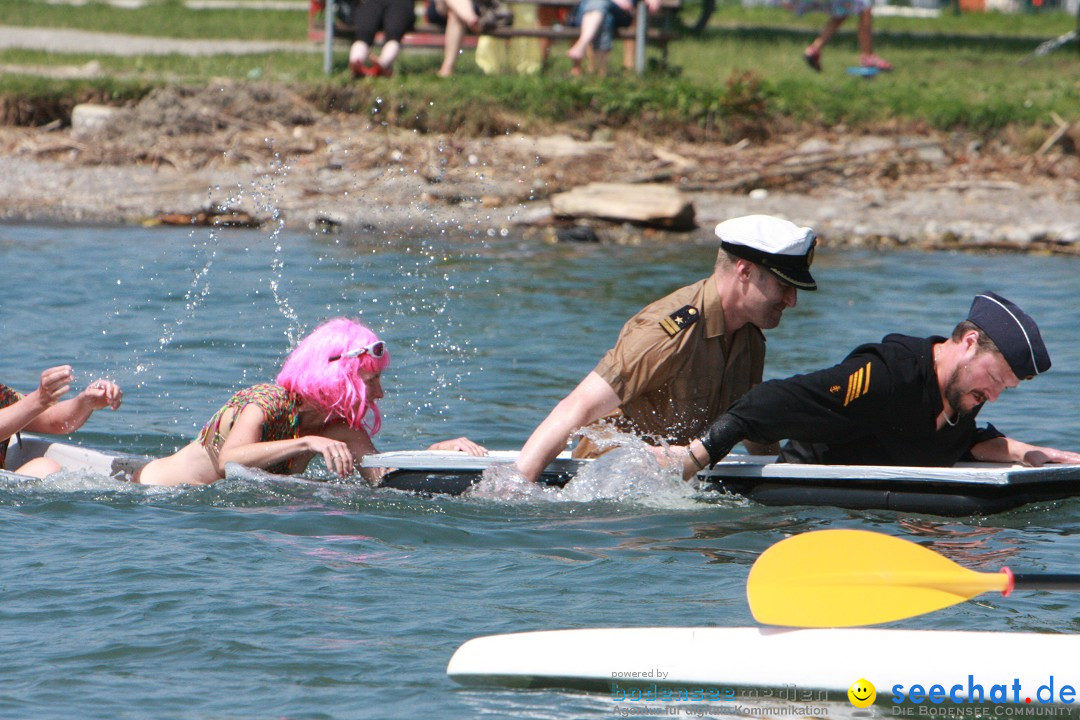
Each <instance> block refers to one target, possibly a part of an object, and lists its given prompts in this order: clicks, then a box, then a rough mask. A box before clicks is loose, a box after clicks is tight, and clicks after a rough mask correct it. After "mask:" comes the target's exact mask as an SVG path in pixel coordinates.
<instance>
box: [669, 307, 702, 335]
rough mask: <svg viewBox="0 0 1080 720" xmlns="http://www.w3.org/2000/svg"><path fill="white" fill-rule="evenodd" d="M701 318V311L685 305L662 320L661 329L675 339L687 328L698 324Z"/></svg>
mask: <svg viewBox="0 0 1080 720" xmlns="http://www.w3.org/2000/svg"><path fill="white" fill-rule="evenodd" d="M700 318H701V311H700V310H698V309H697V308H696V307H694V306H693V305H685V306H683V307H681V308H679V309H678V310H676V311H675V312H673V313H671V314H670V315H668V316H667V317H666V318H661V319H660V327H662V328H664V332H666V333H667V334H668V337H675V336H676V335H678V334H679V333H681V332H682V331H683V330H685V329H686V328H688V327H690V326H691V325H693V324H694V323H696V322H697V321H698V320H699V319H700Z"/></svg>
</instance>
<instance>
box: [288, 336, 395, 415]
mask: <svg viewBox="0 0 1080 720" xmlns="http://www.w3.org/2000/svg"><path fill="white" fill-rule="evenodd" d="M376 342H379V338H378V337H376V335H375V333H373V332H372V331H371V330H369V329H368V328H366V327H365V326H363V325H361V324H360V323H358V322H355V321H353V320H349V319H348V318H343V317H339V318H333V319H332V320H327V321H326V322H324V323H323V324H322V325H320V326H319V327H317V328H315V329H314V330H313V331H312V332H311V334H310V335H308V336H307V337H306V338H304V339H303V340H301V341H300V344H299V345H297V346H296V349H294V350H293V351H292V352H291V353H289V357H287V358H286V359H285V364H284V365H283V366H282V367H281V372H280V373H278V376H277V384H278V385H280V386H281V387H283V388H285V389H286V390H288V391H289V392H294V393H296V394H298V395H300V397H302V398H304V400H307V401H308V402H310V403H313V404H315V405H316V406H318V407H320V408H322V409H323V410H325V411H326V414H327V416H328V418H329V417H334V416H336V417H340V418H341V419H343V420H344V421H345V422H346V424H348V426H349V427H350V428H352V429H353V430H359V429H360V428H361V427H362V428H364V429H365V430H367V431H368V432H369V433H370V434H372V435H374V434H375V433H377V432H379V428H380V427H381V426H382V415H381V414H380V413H379V408H378V406H376V405H375V401H374V400H372V401H370V402H368V398H367V386H366V385H364V381H363V380H362V379H361V378H360V371H361V370H363V371H366V372H381V371H382V369H383V368H385V367H386V366H387V365H389V364H390V353H389V352H386V353H384V354H383V356H382V357H381V358H376V357H372V355H371V353H364V354H363V355H360V356H359V357H354V358H347V357H342V358H341V359H340V360H334V361H331V360H330V358H332V357H334V356H336V355H344V354H345V353H347V352H349V351H350V350H359V349H360V348H366V347H368V346H370V345H371V344H373V343H376ZM368 410H371V414H372V421H371V424H368V423H365V422H364V416H365V415H367V412H368Z"/></svg>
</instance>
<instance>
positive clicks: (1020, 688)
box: [446, 627, 1080, 707]
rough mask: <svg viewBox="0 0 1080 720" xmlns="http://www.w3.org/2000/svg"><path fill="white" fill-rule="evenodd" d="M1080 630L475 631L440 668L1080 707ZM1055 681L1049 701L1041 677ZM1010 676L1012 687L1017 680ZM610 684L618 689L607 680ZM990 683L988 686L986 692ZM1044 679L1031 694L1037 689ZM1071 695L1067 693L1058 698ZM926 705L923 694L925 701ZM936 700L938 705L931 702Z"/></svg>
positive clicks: (495, 675)
mask: <svg viewBox="0 0 1080 720" xmlns="http://www.w3.org/2000/svg"><path fill="white" fill-rule="evenodd" d="M1077 658H1080V635H1075V634H1074V635H1062V634H1043V633H1014V632H953V631H940V630H887V629H859V628H855V629H852V628H845V629H826V630H819V629H813V630H808V629H807V630H803V629H786V628H758V627H740V628H724V627H698V628H694V627H669V628H665V627H652V628H603V629H584V630H554V631H544V632H526V633H515V634H509V635H491V636H487V637H479V638H474V639H472V640H470V641H468V642H467V643H465V644H464V645H462V646H461V647H460V648H458V650H457V652H455V653H454V656H453V657H452V658H451V659H450V664H449V665H448V666H447V668H446V672H447V674H448V675H449V676H450V677H451V678H452V679H453V680H455V681H457V682H459V683H461V684H463V685H473V686H502V687H512V688H539V687H563V688H574V689H579V690H589V691H594V692H603V693H612V695H613V699H618V697H617V693H618V692H620V691H621V692H623V693H626V689H627V688H634V687H636V688H646V689H648V688H652V687H653V686H655V688H654V692H655V691H656V690H657V689H659V690H663V689H664V688H683V689H686V688H691V689H693V688H702V689H708V688H719V689H721V690H724V691H727V690H732V689H733V690H735V691H736V692H737V691H738V690H739V689H751V688H791V687H796V688H799V689H806V690H818V691H826V692H828V693H836V694H835V695H829V697H828V698H820V699H832V700H837V701H841V700H842V701H845V702H846V701H847V691H848V688H850V687H851V685H852V684H853V683H855V682H856V681H857V680H860V679H866V680H869V681H870V682H871V683H873V685H874V686H875V687H876V689H877V695H878V700H877V702H878V704H879V705H880V704H882V703H885V704H888V703H890V702H891V701H892V698H893V696H894V694H895V692H897V690H896V686H899V687H900V689H902V692H903V694H904V696H905V698H908V699H909V700H910V698H909V697H908V696H909V694H910V693H911V691H912V687H913V686H916V685H918V686H919V687H921V688H922V689H923V690H924V691H926V692H930V690H931V688H932V687H933V686H935V685H940V686H941V688H942V691H943V692H944V694H945V695H944V697H945V701H944V704H945V705H953V704H954V702H955V701H954V700H950V695H949V694H950V693H952V694H953V696H955V698H958V699H963V700H966V699H967V698H968V697H969V692H970V693H971V694H973V695H975V697H976V700H978V692H977V691H976V690H975V688H976V686H978V687H981V688H982V694H983V695H982V700H983V702H985V703H992V702H994V699H993V698H994V697H1001V698H1002V699H1003V702H1008V703H1014V702H1019V703H1020V704H1027V703H1025V700H1026V699H1027V698H1029V697H1030V698H1031V699H1032V703H1031V704H1034V705H1041V704H1042V703H1040V702H1039V701H1040V700H1051V699H1052V701H1053V702H1054V703H1061V699H1062V695H1061V693H1062V691H1063V690H1065V687H1066V686H1071V687H1072V688H1073V689H1074V692H1075V693H1076V695H1074V696H1073V700H1074V706H1076V705H1080V662H1078V661H1077ZM1051 678H1052V679H1053V680H1052V682H1053V694H1052V698H1051V696H1050V695H1049V694H1048V693H1049V692H1050V691H1049V689H1048V685H1049V683H1050V682H1051ZM1017 683H1018V684H1017ZM616 686H617V687H616ZM995 687H997V689H996V690H995ZM1040 688H1042V692H1041V696H1039V695H1037V694H1038V693H1039V692H1040ZM1068 697H1069V693H1068V691H1067V690H1065V698H1066V700H1067V699H1068ZM924 703H927V704H928V703H929V701H928V700H924ZM940 706H941V707H943V706H944V705H940Z"/></svg>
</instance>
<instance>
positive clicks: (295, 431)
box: [199, 383, 301, 475]
mask: <svg viewBox="0 0 1080 720" xmlns="http://www.w3.org/2000/svg"><path fill="white" fill-rule="evenodd" d="M252 403H254V404H255V405H258V406H259V408H260V409H261V410H262V411H263V415H264V416H265V419H264V420H263V426H262V442H271V441H273V440H292V439H294V438H298V437H300V404H301V399H300V396H299V395H296V394H294V393H290V392H289V391H288V390H286V389H285V388H283V387H281V386H280V385H274V384H271V383H266V384H263V385H255V386H254V387H249V388H245V389H244V390H241V391H240V392H238V393H236V394H235V395H233V396H232V397H231V398H229V401H228V402H227V403H225V404H224V405H223V406H222V407H221V409H220V410H218V411H217V412H216V413H214V416H213V417H212V418H210V421H209V422H208V423H206V425H204V426H203V429H202V431H201V432H200V433H199V443H200V444H202V445H203V446H205V447H209V448H213V449H214V450H215V451H216V452H221V446H222V445H223V444H224V442H225V438H226V437H228V436H229V431H230V430H232V426H233V423H234V422H235V421H236V417H237V416H238V415H239V414H240V411H241V410H243V409H244V408H245V407H247V406H248V405H251V404H252ZM228 411H232V415H231V417H230V419H229V424H228V427H225V428H222V427H221V423H222V420H224V417H225V414H226V412H228ZM291 466H292V460H286V461H284V462H280V463H278V464H277V465H274V466H273V467H268V468H266V471H267V472H271V473H275V474H278V475H288V474H290V473H292V472H293V470H292V467H291Z"/></svg>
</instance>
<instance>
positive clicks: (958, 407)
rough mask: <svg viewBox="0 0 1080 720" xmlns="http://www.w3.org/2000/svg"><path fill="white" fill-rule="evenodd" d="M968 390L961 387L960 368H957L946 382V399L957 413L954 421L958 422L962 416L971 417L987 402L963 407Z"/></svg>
mask: <svg viewBox="0 0 1080 720" xmlns="http://www.w3.org/2000/svg"><path fill="white" fill-rule="evenodd" d="M965 395H967V392H965V391H964V390H962V389H961V388H960V368H955V369H954V370H953V371H952V374H951V375H949V379H948V380H947V381H946V382H945V401H946V402H947V403H949V407H950V408H952V411H953V412H954V413H955V414H956V416H955V418H954V419H953V422H958V421H959V420H960V419H962V418H966V417H970V416H972V415H974V414H975V413H977V412H978V411H979V409H980V408H981V407H982V406H983V405H984V404H985V403H979V404H978V405H973V406H972V407H971V408H970V409H968V410H964V409H963V402H964V396H965Z"/></svg>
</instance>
